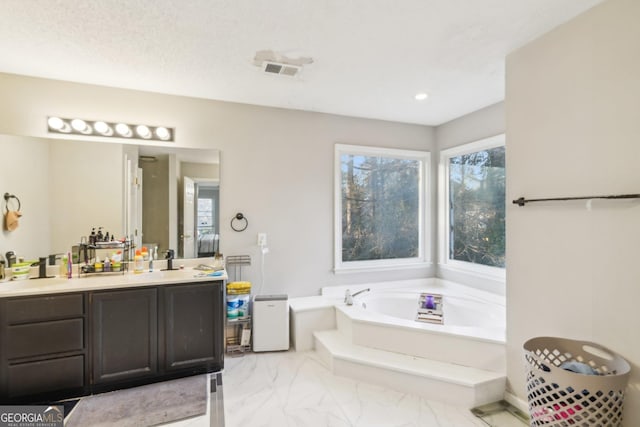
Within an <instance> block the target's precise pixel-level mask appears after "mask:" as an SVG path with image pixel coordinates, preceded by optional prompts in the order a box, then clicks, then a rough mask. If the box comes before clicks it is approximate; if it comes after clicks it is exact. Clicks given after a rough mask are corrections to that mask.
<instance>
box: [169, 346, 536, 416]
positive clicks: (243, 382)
mask: <svg viewBox="0 0 640 427" xmlns="http://www.w3.org/2000/svg"><path fill="white" fill-rule="evenodd" d="M222 381H223V390H224V419H225V426H226V427H259V426H264V427H270V426H274V427H276V426H277V427H284V426H290V427H303V426H336V427H338V426H345V427H346V426H352V427H356V426H358V427H359V426H363V427H364V426H366V427H373V426H380V427H395V426H397V427H411V426H415V427H422V426H424V427H432V426H433V427H467V426H469V427H475V426H477V427H486V426H488V425H490V426H496V427H523V426H524V425H526V424H523V423H522V422H521V421H520V420H518V419H517V418H515V417H513V416H511V415H510V414H508V413H500V414H495V415H492V416H491V417H490V418H487V419H486V422H485V421H483V420H482V419H480V418H477V417H475V416H474V415H473V414H472V413H471V412H470V411H469V410H467V409H465V408H459V407H455V406H451V405H447V404H443V403H439V402H434V401H429V400H426V399H423V398H421V397H419V396H415V395H410V394H406V393H400V392H397V391H394V390H389V389H385V388H383V387H380V386H375V385H371V384H367V383H365V382H359V381H355V380H352V379H348V378H342V377H338V376H335V375H333V374H332V373H331V372H329V370H328V369H327V368H325V367H324V366H323V365H322V363H321V362H320V361H319V359H318V357H317V356H316V354H315V353H314V352H301V353H297V352H293V351H289V352H274V353H258V354H252V353H249V354H246V355H244V356H242V357H227V358H225V370H224V371H223V375H222ZM209 413H210V410H209V409H208V412H207V414H208V415H207V416H202V417H197V418H192V419H189V420H183V421H180V422H175V423H171V424H166V425H169V426H172V427H205V426H209V425H211V426H212V427H213V426H215V423H214V422H215V421H214V422H212V420H213V419H214V417H210V416H209Z"/></svg>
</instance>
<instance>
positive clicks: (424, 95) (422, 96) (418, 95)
mask: <svg viewBox="0 0 640 427" xmlns="http://www.w3.org/2000/svg"><path fill="white" fill-rule="evenodd" d="M428 97H429V94H428V93H426V92H420V93H416V101H424V100H425V99H427V98H428Z"/></svg>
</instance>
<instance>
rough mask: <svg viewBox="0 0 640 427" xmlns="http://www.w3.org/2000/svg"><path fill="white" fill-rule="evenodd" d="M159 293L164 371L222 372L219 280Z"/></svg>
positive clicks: (221, 317)
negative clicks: (161, 306)
mask: <svg viewBox="0 0 640 427" xmlns="http://www.w3.org/2000/svg"><path fill="white" fill-rule="evenodd" d="M162 292H163V298H162V301H163V315H162V316H161V317H160V318H161V319H162V321H163V325H162V328H163V331H162V333H161V334H160V336H161V338H160V339H161V348H162V349H163V368H164V370H165V371H166V372H172V371H179V370H190V371H192V372H201V371H211V370H216V371H217V370H220V369H222V367H223V359H222V358H223V341H224V340H223V331H224V326H223V322H224V318H223V315H222V314H223V291H222V281H215V282H206V283H193V284H181V285H175V286H165V287H163V288H162Z"/></svg>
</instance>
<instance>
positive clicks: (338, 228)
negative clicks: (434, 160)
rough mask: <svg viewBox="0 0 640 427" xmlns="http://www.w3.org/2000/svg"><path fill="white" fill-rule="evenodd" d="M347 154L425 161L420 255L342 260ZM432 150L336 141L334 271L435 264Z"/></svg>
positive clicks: (421, 172)
mask: <svg viewBox="0 0 640 427" xmlns="http://www.w3.org/2000/svg"><path fill="white" fill-rule="evenodd" d="M345 154H353V155H363V156H377V157H389V158H395V159H408V160H417V161H420V162H421V168H420V182H419V186H418V187H419V188H418V191H419V204H418V206H419V207H418V224H419V231H418V233H419V236H418V256H417V257H414V258H393V259H381V260H363V261H343V260H342V168H341V164H342V160H341V158H342V156H343V155H345ZM430 171H431V153H430V152H428V151H417V150H404V149H397V148H382V147H371V146H364V145H348V144H336V145H335V148H334V272H335V273H347V272H358V271H380V270H394V269H399V268H411V267H415V268H418V267H426V266H429V265H431V262H430V256H431V253H430V248H431V245H430V244H429V242H428V236H429V234H430V233H429V232H428V230H429V224H430V223H431V210H430V200H431V190H430V187H431V185H430V184H431V176H430Z"/></svg>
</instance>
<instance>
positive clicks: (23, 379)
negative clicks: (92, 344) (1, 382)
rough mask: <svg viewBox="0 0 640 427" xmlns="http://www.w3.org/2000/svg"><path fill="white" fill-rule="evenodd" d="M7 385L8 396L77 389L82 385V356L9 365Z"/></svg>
mask: <svg viewBox="0 0 640 427" xmlns="http://www.w3.org/2000/svg"><path fill="white" fill-rule="evenodd" d="M8 386H9V387H8V389H9V390H10V392H9V394H10V395H9V396H8V397H10V398H12V397H19V396H26V395H30V394H42V393H47V392H51V391H57V390H70V389H79V388H81V387H83V386H84V356H82V355H79V356H71V357H61V358H59V359H49V360H42V361H39V362H30V363H20V364H16V365H10V366H9V372H8Z"/></svg>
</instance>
